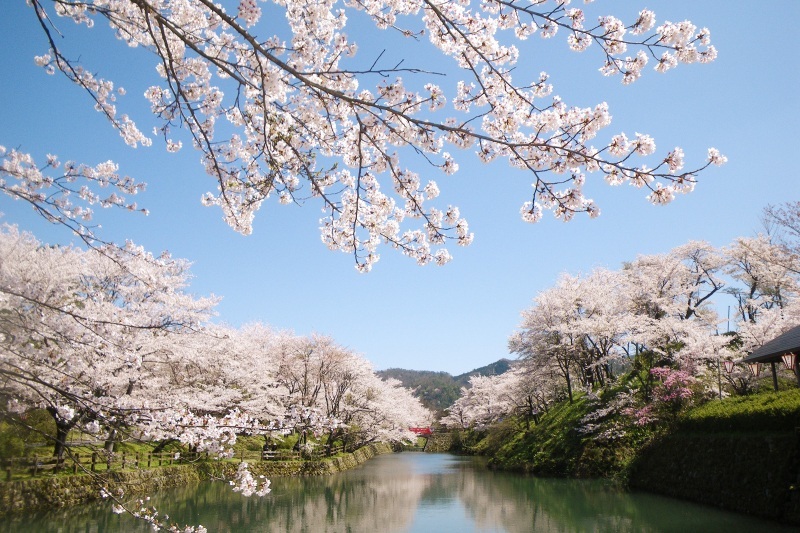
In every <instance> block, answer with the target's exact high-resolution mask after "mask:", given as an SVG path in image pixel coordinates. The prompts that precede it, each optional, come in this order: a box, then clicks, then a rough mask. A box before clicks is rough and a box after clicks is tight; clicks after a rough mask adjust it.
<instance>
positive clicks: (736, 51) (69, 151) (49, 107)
mask: <svg viewBox="0 0 800 533" xmlns="http://www.w3.org/2000/svg"><path fill="white" fill-rule="evenodd" d="M595 4H597V5H596V6H593V7H592V9H593V10H598V9H599V10H600V11H602V12H603V13H610V14H615V15H617V16H620V17H621V18H623V20H624V21H626V22H628V21H630V20H633V19H634V18H635V13H636V12H638V10H639V9H641V8H643V7H647V8H650V9H653V10H654V11H655V12H656V15H657V17H658V20H659V22H661V21H663V20H671V21H678V20H683V19H689V20H692V21H693V22H694V23H696V24H697V25H698V26H707V27H709V28H710V29H711V35H712V42H713V43H714V44H715V46H716V47H717V48H718V50H719V58H718V59H717V61H716V62H714V63H712V64H710V65H702V66H701V65H688V66H687V65H682V66H680V67H679V68H678V69H677V70H674V71H671V72H669V73H668V74H666V75H660V74H658V73H656V72H652V71H651V69H650V68H649V67H648V71H647V72H646V73H645V75H644V76H643V78H642V79H640V80H639V81H638V82H636V83H635V84H633V85H632V86H628V87H624V86H622V85H621V84H620V83H619V80H618V79H607V78H604V77H602V76H601V75H600V73H599V72H597V69H598V67H599V66H600V63H601V61H600V58H599V56H598V55H597V51H598V50H596V49H593V48H590V49H589V51H587V52H585V53H584V54H582V55H579V54H575V53H571V52H569V51H568V50H567V44H566V41H565V36H564V35H558V36H557V37H556V38H555V39H554V40H551V41H542V40H541V39H539V38H538V37H537V38H534V39H532V40H531V41H529V42H528V43H525V44H524V45H523V53H522V57H523V59H522V60H521V61H520V64H519V67H518V68H519V69H520V70H521V69H527V70H528V71H530V77H531V78H533V77H535V76H536V75H538V73H539V71H541V70H546V71H547V72H548V73H549V74H550V75H551V81H552V82H553V84H554V85H555V93H556V94H560V95H561V96H562V97H563V98H564V100H565V101H566V102H567V103H568V104H575V105H581V106H589V105H595V104H596V103H599V102H601V101H607V102H608V103H609V104H610V106H611V112H612V114H613V116H614V122H613V123H612V125H611V127H610V128H609V130H608V131H609V133H616V132H618V131H625V132H626V133H628V135H629V136H630V135H632V134H633V133H634V132H637V131H638V132H645V133H648V134H651V135H652V136H653V137H655V139H656V142H657V146H658V148H659V150H658V153H659V154H666V153H667V151H669V150H670V149H671V148H672V147H674V146H681V147H682V148H683V149H684V151H685V152H686V159H687V166H689V167H691V166H693V163H697V162H700V161H702V160H703V159H704V158H705V154H706V149H707V148H708V147H711V146H714V147H716V148H718V149H720V150H721V151H722V152H723V153H724V154H725V155H726V156H728V159H729V162H728V164H727V165H725V166H724V167H721V168H713V169H709V170H708V171H707V172H705V173H704V174H703V175H702V176H701V182H700V183H699V185H698V186H697V189H696V190H695V192H693V193H692V194H690V195H688V196H684V197H679V198H678V199H677V200H676V201H675V202H673V203H672V204H671V205H669V206H666V207H657V206H652V205H650V204H649V203H648V202H647V201H646V200H645V199H644V196H645V193H644V192H643V191H640V190H637V189H633V188H630V187H623V188H611V187H608V186H606V185H605V184H604V183H601V182H600V180H598V179H596V177H593V176H591V175H590V176H588V179H587V183H588V184H587V187H586V192H587V195H588V196H590V197H592V198H594V199H595V200H596V201H597V202H598V204H599V206H600V208H601V209H602V215H601V217H600V218H599V219H596V220H588V219H586V218H585V217H581V218H579V219H576V220H574V221H573V222H570V223H567V224H565V223H562V222H559V221H556V220H554V219H553V218H552V217H551V216H545V219H544V220H543V221H542V222H540V223H539V224H536V225H528V224H525V223H524V222H522V221H521V219H520V217H519V207H520V205H521V204H522V202H524V201H525V200H527V199H528V196H529V192H530V179H529V178H528V176H526V175H523V174H521V173H518V172H515V171H512V170H511V169H509V167H508V166H507V165H505V164H504V163H502V162H499V163H495V164H492V165H482V164H480V163H478V162H476V161H475V160H474V158H473V157H472V155H471V153H469V152H464V153H458V152H456V153H455V155H456V156H457V157H458V158H459V162H460V164H461V170H460V171H459V172H458V173H457V174H456V175H455V176H452V177H444V176H436V175H432V174H431V175H430V177H432V178H434V179H436V180H437V182H438V183H439V186H440V188H441V190H442V196H441V200H442V202H443V203H444V204H445V205H446V204H447V203H449V204H454V205H458V206H459V207H460V208H461V212H462V215H464V216H466V217H467V218H468V220H469V222H470V228H471V230H472V231H474V232H475V234H476V236H475V242H474V244H473V245H472V246H470V247H469V248H466V249H460V248H456V249H454V250H451V252H452V253H453V255H454V261H453V262H451V263H450V264H449V265H447V266H445V267H441V268H437V267H433V266H428V267H418V266H417V265H416V264H415V263H414V262H413V261H411V260H409V259H407V258H405V257H401V256H399V255H398V254H395V253H393V252H392V251H391V250H388V249H385V250H382V253H381V260H380V262H379V263H378V264H377V265H376V266H375V268H374V269H373V271H372V272H371V273H369V274H366V275H364V274H359V273H357V272H356V270H355V268H354V267H353V262H352V258H351V257H350V256H348V255H346V254H342V253H338V252H336V253H335V252H330V251H328V250H327V249H326V248H325V247H324V246H323V245H322V243H321V241H320V238H319V231H318V220H319V218H320V215H319V210H318V207H317V206H315V205H311V204H309V205H306V206H304V207H301V208H298V207H295V206H281V205H278V204H277V202H268V203H266V204H265V205H264V207H263V208H262V209H261V211H259V212H258V214H257V215H256V222H255V229H254V233H253V235H251V236H249V237H242V236H240V235H238V234H236V233H235V232H233V230H231V229H229V228H228V227H227V226H226V225H225V224H224V222H223V221H222V218H221V213H220V211H219V210H217V209H215V208H204V207H202V206H201V205H200V196H201V195H202V194H203V193H204V192H206V191H209V190H214V189H215V184H214V183H213V181H212V180H211V179H210V178H209V177H207V176H206V175H205V174H204V173H203V170H202V168H201V166H200V164H199V153H198V152H195V151H192V150H191V149H189V148H185V149H184V150H182V151H181V152H179V153H178V154H167V153H166V152H165V150H164V149H163V147H162V146H161V145H160V144H159V142H158V140H157V139H155V142H154V146H153V147H151V148H138V149H136V150H132V149H130V148H128V147H127V146H125V145H124V143H123V142H122V140H121V139H120V138H119V137H118V135H117V134H116V133H115V132H114V131H112V129H111V128H110V126H109V125H108V124H107V123H106V122H105V121H104V119H103V118H102V117H101V116H100V115H99V114H97V113H95V112H94V111H93V110H92V109H91V104H90V102H89V101H88V97H87V96H86V95H85V94H83V93H82V92H81V91H80V90H79V89H78V88H77V87H74V86H72V85H70V84H69V83H68V82H66V81H65V80H63V79H61V78H59V77H58V76H55V77H51V76H47V75H45V74H44V72H43V71H42V69H40V68H38V67H36V66H35V65H34V63H33V56H34V55H37V54H43V53H45V52H46V51H47V45H46V44H45V41H44V37H43V35H42V34H41V31H40V30H39V29H38V26H37V22H36V20H35V17H34V16H33V13H32V11H31V10H30V8H28V7H26V6H25V4H24V2H23V1H22V0H17V1H15V2H13V3H12V4H11V5H8V6H5V8H4V10H3V16H2V17H0V46H2V50H3V55H2V59H1V60H0V61H1V62H2V65H3V67H4V68H3V72H5V75H4V76H3V79H2V81H0V97H2V102H3V105H2V106H0V144H2V145H4V146H6V147H15V148H19V149H21V150H23V151H27V152H31V153H32V154H34V156H36V157H37V158H38V159H39V160H42V161H43V160H44V156H45V154H47V153H54V154H58V155H59V157H60V158H61V159H62V160H67V159H74V160H76V161H81V162H86V163H93V164H94V163H98V162H101V161H105V160H107V159H112V160H114V161H116V162H117V163H119V165H120V171H121V172H122V173H125V174H129V175H131V176H133V177H135V178H137V179H140V180H143V181H146V182H147V183H148V190H147V192H146V193H144V194H143V195H142V196H141V197H140V198H138V199H137V200H138V201H139V203H140V204H141V205H143V206H144V207H147V208H148V209H149V210H150V213H151V214H150V215H149V216H147V217H144V216H141V215H136V214H127V213H126V214H114V213H106V212H104V213H102V214H101V215H102V216H101V219H100V220H101V221H102V223H103V226H104V229H103V233H102V235H103V236H106V237H109V238H112V239H116V240H122V239H125V238H129V239H132V240H134V241H135V242H137V243H139V244H142V245H144V246H145V247H147V248H148V249H149V250H151V251H153V252H159V251H161V250H169V251H170V252H171V253H172V254H173V255H175V256H177V257H184V258H187V259H189V260H191V261H192V262H193V268H192V272H193V273H194V276H195V278H194V280H193V282H192V286H191V291H192V292H194V293H197V294H200V295H207V294H210V293H214V294H217V295H219V296H222V297H223V300H222V303H221V304H220V306H219V308H218V311H219V317H218V320H219V321H220V322H227V323H229V324H232V325H241V324H244V323H247V322H251V321H262V322H265V323H268V324H271V325H273V326H274V327H276V328H288V329H293V330H294V331H295V332H297V333H299V334H307V333H311V332H320V333H325V334H329V335H331V336H333V337H334V338H335V339H337V340H338V341H339V342H340V343H341V344H343V345H346V346H348V347H350V348H352V349H354V350H356V351H358V352H360V353H362V354H363V355H364V356H365V357H366V358H367V359H369V360H370V361H372V362H373V364H374V365H375V367H376V368H378V369H383V368H389V367H404V368H412V369H419V370H444V371H447V372H450V373H453V374H458V373H461V372H466V371H468V370H471V369H472V368H475V367H478V366H482V365H485V364H488V363H490V362H492V361H495V360H497V359H498V358H501V357H507V356H508V352H507V348H506V342H507V338H508V336H509V335H510V334H511V333H512V332H513V330H514V329H515V327H516V326H517V324H518V322H519V313H520V311H522V310H523V309H524V308H526V307H528V306H530V305H531V300H532V298H533V297H534V296H535V295H536V294H537V293H538V292H539V291H541V290H544V289H546V288H547V287H549V286H551V285H552V284H553V283H554V282H555V280H556V278H557V276H558V274H559V273H560V272H565V271H566V272H570V273H579V272H588V271H590V270H591V269H592V268H594V267H596V266H604V267H608V268H618V267H619V266H620V265H621V263H622V262H623V261H626V260H630V259H633V258H634V257H636V255H638V254H652V253H662V252H666V251H668V250H670V249H671V248H673V247H675V246H678V245H680V244H683V243H685V242H687V241H689V240H706V241H708V242H710V243H711V244H713V245H716V246H723V245H726V244H728V243H730V242H731V241H732V240H733V239H734V238H736V237H737V236H744V235H752V234H754V233H756V232H757V231H758V230H759V227H760V226H759V216H760V212H761V210H762V208H763V207H764V206H766V205H767V204H771V203H772V204H775V203H780V202H783V201H789V200H797V199H798V198H799V197H800V185H798V181H797V171H796V170H795V165H794V163H793V160H792V157H794V155H796V153H797V151H798V140H799V138H798V134H797V129H796V128H797V124H798V123H800V95H799V92H798V87H800V68H798V67H800V65H798V59H797V58H798V52H800V46H798V44H797V41H796V37H795V35H796V28H795V24H796V21H797V20H800V2H796V1H794V0H781V1H769V2H763V3H759V4H758V6H757V9H756V7H755V6H754V4H752V3H744V2H741V3H740V2H730V1H727V0H705V1H703V2H695V1H690V0H686V1H674V0H673V1H667V0H661V1H649V2H646V3H641V4H640V3H638V2H637V3H634V2H625V3H624V4H623V3H621V2H608V1H606V2H602V1H598V2H596V3H595ZM619 5H622V6H623V7H622V8H620V7H617V6H619ZM581 6H582V3H581ZM734 6H735V7H734ZM748 9H749V11H748ZM354 22H356V23H357V22H358V20H357V18H354ZM60 24H61V26H63V27H64V29H65V35H66V37H65V38H64V39H62V42H63V43H64V46H65V47H66V49H67V50H74V51H75V52H74V53H73V54H71V57H76V56H77V55H80V57H81V60H82V61H83V62H84V63H85V64H86V65H87V66H89V67H90V68H91V70H93V71H94V72H98V73H99V74H101V75H104V76H106V77H109V78H111V79H114V80H119V81H120V84H121V85H123V86H124V87H125V88H126V89H127V91H128V95H127V96H126V97H125V98H124V99H123V100H122V101H121V102H120V103H119V107H120V108H121V109H124V110H125V111H126V112H128V113H130V114H131V116H132V117H134V118H135V119H138V121H139V124H140V127H141V128H142V129H143V130H145V131H146V132H147V131H149V130H150V129H151V128H152V126H153V125H154V124H155V123H154V122H153V121H152V120H151V119H150V117H149V115H148V106H147V104H146V102H145V101H144V98H143V97H141V96H140V95H141V94H142V93H143V91H144V89H145V88H146V87H147V86H148V85H149V84H151V83H154V81H153V75H152V73H153V70H152V65H151V64H150V61H151V58H149V57H147V54H146V53H145V54H143V53H142V52H141V51H140V50H130V49H127V47H125V46H124V45H122V44H119V43H116V42H115V41H113V39H112V40H108V39H106V38H105V37H106V36H107V35H108V31H107V30H105V29H101V28H99V27H98V28H95V29H93V30H91V31H90V32H89V33H88V34H87V32H85V31H84V32H80V33H77V34H75V35H73V34H74V33H75V32H74V31H73V30H72V28H71V23H70V24H69V25H68V24H67V23H66V22H63V21H62V22H61V23H60ZM265 33H266V32H265ZM93 36H98V37H100V40H99V41H95V40H91V39H88V37H93ZM351 37H352V38H353V39H355V40H357V42H359V44H360V50H361V52H362V53H365V54H369V53H372V51H374V50H379V49H381V48H383V47H386V48H387V59H389V58H395V59H399V58H406V66H415V65H417V64H424V65H426V66H428V67H431V68H437V69H440V70H445V69H447V68H449V67H447V66H446V65H444V64H442V65H440V64H439V63H438V62H437V60H436V59H432V58H435V56H433V55H431V54H430V53H429V52H426V50H428V51H429V50H430V49H428V48H426V47H425V46H419V45H417V46H415V47H413V48H411V49H399V48H396V46H397V45H398V44H400V45H404V44H406V43H405V42H401V41H398V40H397V39H394V38H392V37H391V36H389V35H386V34H376V33H374V32H372V33H370V35H369V36H368V37H367V38H366V40H358V39H357V37H356V34H355V32H354V31H351ZM378 39H380V40H378ZM98 43H99V44H98ZM453 81H454V80H453ZM446 83H449V82H446ZM593 182H594V183H593ZM0 212H3V213H5V217H4V220H5V221H6V222H10V223H15V224H18V225H20V226H21V227H22V228H25V229H28V230H31V231H33V232H34V233H35V234H36V235H37V236H38V237H39V238H40V239H41V240H44V241H46V242H51V243H54V242H64V241H66V240H68V239H69V235H66V234H65V233H64V232H63V230H57V229H55V228H52V227H48V226H47V225H46V224H44V223H43V222H42V221H41V220H39V219H38V218H37V217H36V216H35V215H34V214H33V213H32V212H31V211H30V209H29V208H26V207H24V206H22V205H21V204H18V203H15V202H13V201H12V200H10V199H9V198H7V197H0Z"/></svg>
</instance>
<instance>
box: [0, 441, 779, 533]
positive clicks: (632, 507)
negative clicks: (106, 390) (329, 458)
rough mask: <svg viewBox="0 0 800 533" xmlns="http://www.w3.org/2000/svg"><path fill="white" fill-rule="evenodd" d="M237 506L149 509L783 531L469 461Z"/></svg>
mask: <svg viewBox="0 0 800 533" xmlns="http://www.w3.org/2000/svg"><path fill="white" fill-rule="evenodd" d="M272 486H273V492H272V494H270V495H269V496H267V497H265V498H263V499H258V498H244V497H242V496H241V495H239V494H237V493H234V492H232V491H231V490H230V488H229V487H228V486H227V485H226V484H224V483H221V482H216V483H211V482H209V483H201V484H199V485H196V486H191V487H183V488H180V489H172V490H168V491H164V492H162V493H160V494H159V495H158V496H157V497H154V498H153V500H152V503H153V504H154V505H155V506H156V507H157V508H159V509H160V510H161V511H162V512H167V513H169V515H170V517H171V518H172V519H173V520H174V521H175V522H177V523H184V524H187V523H188V524H198V523H199V524H203V525H204V526H206V527H207V528H208V530H209V531H212V532H213V531H220V532H250V531H252V532H292V533H293V532H298V533H299V532H321V531H331V532H338V531H348V532H377V531H380V532H405V531H412V532H427V531H436V532H442V531H459V532H462V531H463V532H470V531H481V532H508V533H518V532H519V533H522V532H526V533H527V532H558V533H561V532H563V533H572V532H604V531H609V532H611V531H613V532H670V531H675V532H681V533H684V532H686V531H725V532H731V533H735V532H743V533H744V532H752V531H760V532H761V531H763V532H767V531H793V529H790V528H784V527H781V526H779V525H776V524H772V523H769V522H762V521H759V520H754V519H750V518H748V517H744V516H740V515H735V514H731V513H725V512H722V511H717V510H715V509H711V508H707V507H702V506H697V505H692V504H687V503H683V502H678V501H675V500H670V499H667V498H661V497H658V496H653V495H647V494H629V493H623V492H619V491H616V490H614V489H613V488H611V487H609V486H608V485H607V484H604V483H602V482H598V481H580V480H553V479H539V478H534V477H529V476H519V475H513V474H507V473H502V472H491V471H488V470H485V469H484V468H482V467H481V465H476V460H475V459H472V458H463V457H454V456H450V455H438V454H420V453H405V454H394V455H385V456H381V457H377V458H375V459H373V460H371V461H369V462H368V463H366V464H365V465H363V466H362V467H360V468H358V469H355V470H351V471H349V472H345V473H343V474H339V475H336V476H329V477H308V478H278V479H274V480H273V484H272ZM0 531H3V532H5V531H9V532H10V531H31V532H38V531H46V532H59V533H72V532H76V533H77V532H82V533H84V532H85V533H91V532H106V531H108V532H112V531H126V532H127V531H142V532H143V531H148V528H147V527H146V525H145V524H141V523H138V522H136V521H135V520H133V519H131V518H130V517H127V516H116V515H113V514H111V513H110V511H109V510H108V506H107V505H92V506H83V507H79V508H75V509H70V510H68V511H64V512H51V513H46V514H39V515H37V516H30V517H14V518H5V519H1V520H0Z"/></svg>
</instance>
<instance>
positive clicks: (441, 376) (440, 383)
mask: <svg viewBox="0 0 800 533" xmlns="http://www.w3.org/2000/svg"><path fill="white" fill-rule="evenodd" d="M510 365H511V361H509V360H508V359H500V360H498V361H495V362H494V363H491V364H488V365H486V366H482V367H480V368H476V369H474V370H471V371H469V372H466V373H464V374H459V375H457V376H453V375H451V374H448V373H447V372H433V371H430V370H406V369H403V368H389V369H387V370H380V371H378V372H377V374H378V375H379V376H380V377H381V378H383V379H386V378H394V379H397V380H399V381H400V382H401V383H402V384H403V387H406V388H409V389H411V390H412V391H414V395H415V396H416V397H417V398H419V400H420V402H421V403H422V405H424V406H425V407H427V408H428V409H432V410H434V411H437V412H442V411H444V410H445V409H447V408H448V407H450V406H451V405H453V403H454V402H455V401H456V400H457V399H458V398H459V396H460V395H461V387H466V386H468V385H469V378H471V377H472V376H496V375H500V374H503V373H505V372H506V371H507V370H508V369H509V368H510Z"/></svg>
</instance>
